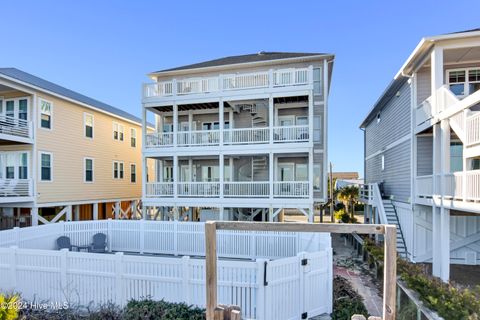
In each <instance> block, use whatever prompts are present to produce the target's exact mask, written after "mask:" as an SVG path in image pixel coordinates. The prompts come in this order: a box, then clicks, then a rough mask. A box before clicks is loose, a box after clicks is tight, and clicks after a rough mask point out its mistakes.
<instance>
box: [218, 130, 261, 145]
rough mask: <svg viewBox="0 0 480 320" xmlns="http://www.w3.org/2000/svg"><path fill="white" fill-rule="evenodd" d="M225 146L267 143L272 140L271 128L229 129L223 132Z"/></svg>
mask: <svg viewBox="0 0 480 320" xmlns="http://www.w3.org/2000/svg"><path fill="white" fill-rule="evenodd" d="M223 136H224V138H223V142H224V143H225V144H249V143H267V142H268V141H269V140H270V129H269V128H242V129H228V130H225V131H224V132H223Z"/></svg>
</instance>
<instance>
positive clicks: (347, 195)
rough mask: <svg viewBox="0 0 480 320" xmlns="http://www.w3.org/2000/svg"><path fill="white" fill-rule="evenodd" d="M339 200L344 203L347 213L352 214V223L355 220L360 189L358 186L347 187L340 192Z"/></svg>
mask: <svg viewBox="0 0 480 320" xmlns="http://www.w3.org/2000/svg"><path fill="white" fill-rule="evenodd" d="M338 200H340V201H342V202H343V204H344V205H345V208H346V210H347V212H348V211H349V212H350V217H351V218H352V221H353V219H354V216H353V215H354V213H355V204H356V203H357V202H358V187H357V186H353V185H350V186H345V187H343V188H341V189H340V190H339V192H338Z"/></svg>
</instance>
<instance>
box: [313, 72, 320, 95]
mask: <svg viewBox="0 0 480 320" xmlns="http://www.w3.org/2000/svg"><path fill="white" fill-rule="evenodd" d="M313 93H314V94H316V95H320V94H322V70H321V69H320V68H314V69H313Z"/></svg>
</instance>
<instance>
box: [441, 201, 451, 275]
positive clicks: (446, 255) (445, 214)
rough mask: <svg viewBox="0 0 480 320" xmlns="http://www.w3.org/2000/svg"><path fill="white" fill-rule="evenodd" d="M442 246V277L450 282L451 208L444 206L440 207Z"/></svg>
mask: <svg viewBox="0 0 480 320" xmlns="http://www.w3.org/2000/svg"><path fill="white" fill-rule="evenodd" d="M440 232H441V233H440V234H441V236H440V237H439V238H440V248H441V250H442V251H441V261H440V264H441V267H440V279H442V280H443V281H444V282H448V280H449V278H450V210H449V209H445V208H444V207H443V206H442V208H441V209H440Z"/></svg>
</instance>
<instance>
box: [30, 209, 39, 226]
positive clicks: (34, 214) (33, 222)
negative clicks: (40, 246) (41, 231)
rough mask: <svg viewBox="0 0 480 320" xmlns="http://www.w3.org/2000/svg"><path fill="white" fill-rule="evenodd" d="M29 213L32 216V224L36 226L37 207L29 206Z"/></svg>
mask: <svg viewBox="0 0 480 320" xmlns="http://www.w3.org/2000/svg"><path fill="white" fill-rule="evenodd" d="M30 215H31V217H32V226H38V208H37V207H33V208H30Z"/></svg>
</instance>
